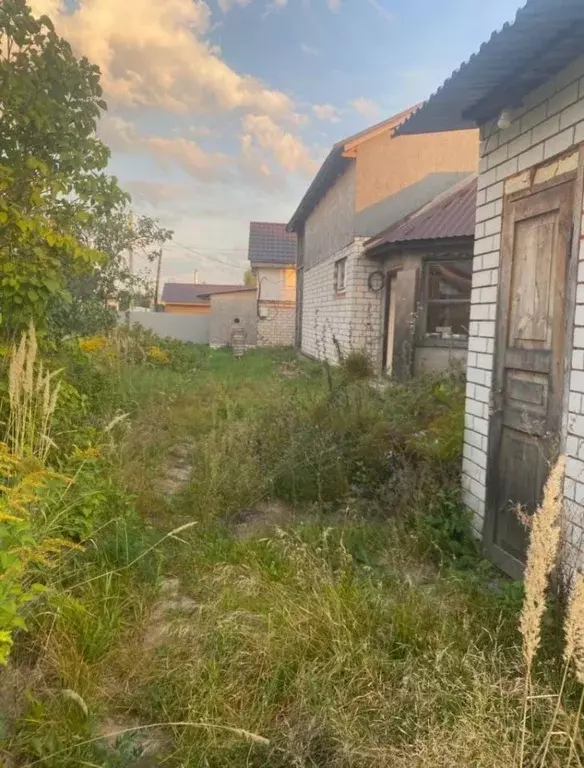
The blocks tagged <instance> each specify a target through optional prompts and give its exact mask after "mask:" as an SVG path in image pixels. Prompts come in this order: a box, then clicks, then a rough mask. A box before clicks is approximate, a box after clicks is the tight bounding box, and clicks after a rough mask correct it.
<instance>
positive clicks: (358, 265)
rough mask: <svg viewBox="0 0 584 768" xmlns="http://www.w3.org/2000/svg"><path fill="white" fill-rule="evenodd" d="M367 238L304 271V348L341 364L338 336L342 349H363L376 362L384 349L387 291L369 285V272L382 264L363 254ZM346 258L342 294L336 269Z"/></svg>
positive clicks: (324, 358)
mask: <svg viewBox="0 0 584 768" xmlns="http://www.w3.org/2000/svg"><path fill="white" fill-rule="evenodd" d="M364 242H365V238H356V239H355V240H354V241H353V242H352V243H350V244H349V245H348V246H346V247H345V248H341V249H340V250H339V251H337V252H336V253H334V254H333V255H332V256H329V258H327V259H326V260H325V261H323V262H322V263H320V264H318V265H317V266H314V267H312V268H311V269H305V271H304V289H303V294H304V297H303V307H302V351H303V352H305V353H306V354H307V355H311V356H312V357H315V358H317V359H319V360H328V361H329V362H331V363H337V362H338V360H337V352H336V349H335V346H334V344H333V336H334V338H336V339H337V341H338V343H339V345H340V347H341V350H342V351H343V353H347V352H350V351H352V350H363V351H365V352H366V353H367V354H368V355H369V356H370V357H371V359H372V361H373V362H374V363H375V364H377V363H378V361H379V354H380V349H381V301H382V292H374V291H371V290H369V288H368V286H367V279H368V277H369V274H370V273H371V272H372V271H374V270H376V269H378V268H379V265H378V264H376V263H375V262H372V261H369V260H368V259H366V258H365V257H364V256H363V243H364ZM341 258H346V259H347V277H346V281H347V289H346V292H345V293H344V294H343V295H338V294H336V292H335V288H334V269H335V266H334V265H335V262H336V261H337V260H338V259H341Z"/></svg>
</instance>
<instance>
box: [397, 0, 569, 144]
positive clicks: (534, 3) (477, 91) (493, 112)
mask: <svg viewBox="0 0 584 768" xmlns="http://www.w3.org/2000/svg"><path fill="white" fill-rule="evenodd" d="M583 52H584V2H583V0H528V2H527V3H526V4H525V6H524V7H523V8H520V9H519V10H518V11H517V14H516V16H515V20H514V21H513V22H512V23H510V24H509V23H508V24H505V25H504V26H503V28H502V29H501V30H500V31H498V32H493V34H492V35H491V37H490V39H489V40H488V41H487V42H485V43H483V44H482V45H481V47H480V49H479V51H478V52H477V53H475V54H473V55H472V56H471V57H470V59H469V60H468V61H467V62H465V63H463V64H461V66H460V67H459V69H457V70H455V72H453V74H452V75H451V76H450V77H449V78H448V80H446V81H445V82H444V84H443V85H442V86H441V87H440V88H439V89H438V90H437V91H436V93H435V94H433V95H432V96H430V98H429V99H428V100H427V101H426V102H425V103H424V104H423V105H422V107H421V108H420V109H419V110H417V111H416V112H414V113H413V114H412V115H411V116H410V117H409V118H408V119H407V120H405V121H404V123H402V125H401V126H399V128H398V129H397V131H396V135H401V134H412V133H433V132H438V131H452V130H457V129H464V128H474V127H476V125H482V124H483V123H486V122H488V121H489V120H491V119H493V118H496V117H497V116H498V115H499V114H500V113H501V111H502V110H503V109H506V108H514V107H519V106H520V105H521V102H522V99H523V97H524V96H525V94H527V93H529V92H530V91H532V90H534V89H535V88H538V87H539V86H540V85H542V84H543V83H545V82H546V81H547V80H549V79H550V78H551V77H553V76H554V75H556V74H557V73H558V72H560V71H561V70H562V69H564V68H565V67H566V66H567V65H568V64H569V63H570V62H571V61H573V60H574V59H576V58H578V57H579V56H581V55H582V53H583Z"/></svg>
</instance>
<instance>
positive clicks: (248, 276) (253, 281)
mask: <svg viewBox="0 0 584 768" xmlns="http://www.w3.org/2000/svg"><path fill="white" fill-rule="evenodd" d="M257 282H258V281H257V277H256V275H255V272H254V271H253V269H246V270H245V272H244V273H243V284H244V285H245V286H246V288H253V287H254V286H256V285H257Z"/></svg>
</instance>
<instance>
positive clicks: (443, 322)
mask: <svg viewBox="0 0 584 768" xmlns="http://www.w3.org/2000/svg"><path fill="white" fill-rule="evenodd" d="M427 317H428V325H427V333H428V335H429V336H434V337H435V338H438V339H449V338H453V337H454V338H456V337H460V338H466V337H467V336H468V326H469V320H470V302H466V301H462V302H457V303H456V304H450V303H449V302H429V303H428V315H427Z"/></svg>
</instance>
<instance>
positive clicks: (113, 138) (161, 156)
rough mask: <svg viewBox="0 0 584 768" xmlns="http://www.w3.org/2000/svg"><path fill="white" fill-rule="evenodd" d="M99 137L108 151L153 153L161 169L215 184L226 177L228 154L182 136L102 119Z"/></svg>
mask: <svg viewBox="0 0 584 768" xmlns="http://www.w3.org/2000/svg"><path fill="white" fill-rule="evenodd" d="M99 134H100V136H101V137H102V138H103V140H104V141H105V142H106V143H107V144H108V146H109V147H111V149H114V150H118V151H122V152H135V153H148V154H152V155H154V157H155V158H156V160H157V161H158V164H159V165H160V166H161V167H162V168H170V167H172V166H178V167H179V168H182V169H183V170H184V171H185V172H186V173H188V174H189V176H192V177H193V178H195V179H200V180H202V181H216V180H219V179H221V178H225V177H226V176H227V175H228V174H229V158H228V157H227V155H224V154H223V153H221V152H205V150H203V149H202V148H201V147H200V146H199V144H197V142H196V141H192V140H190V139H185V138H184V137H182V136H177V137H173V138H168V137H165V136H155V135H151V134H147V133H143V132H141V131H140V130H139V128H137V127H136V126H135V125H133V124H132V123H129V122H127V121H126V120H124V119H123V118H121V117H110V116H106V117H105V118H103V119H102V120H101V122H100V124H99Z"/></svg>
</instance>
